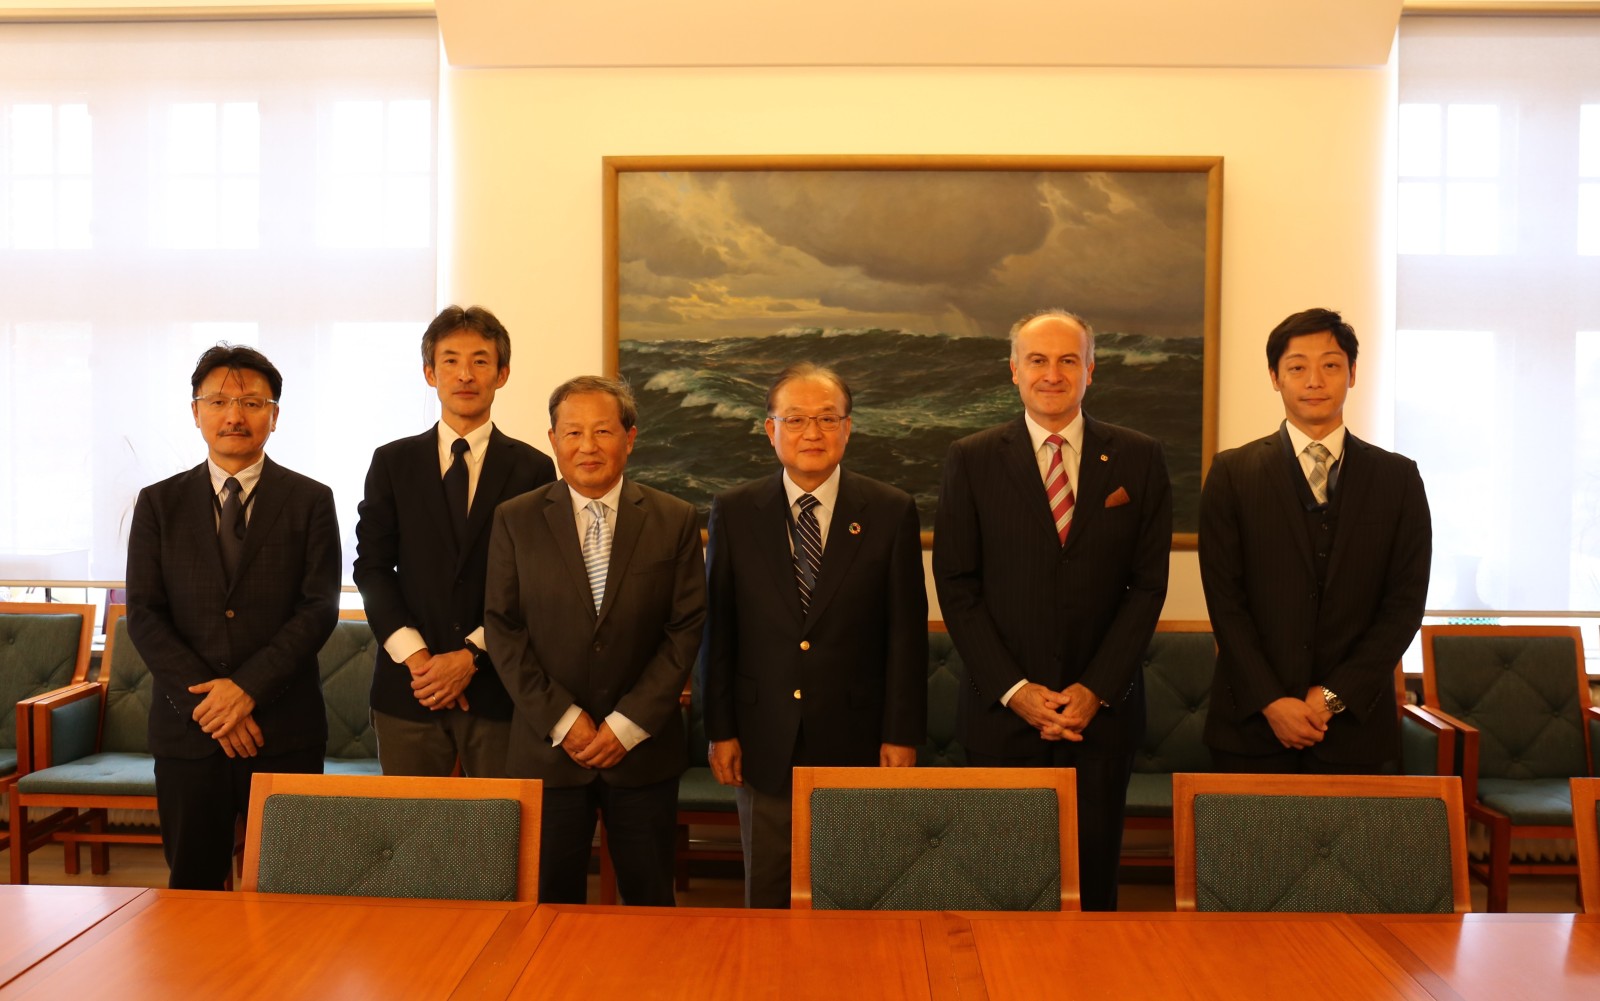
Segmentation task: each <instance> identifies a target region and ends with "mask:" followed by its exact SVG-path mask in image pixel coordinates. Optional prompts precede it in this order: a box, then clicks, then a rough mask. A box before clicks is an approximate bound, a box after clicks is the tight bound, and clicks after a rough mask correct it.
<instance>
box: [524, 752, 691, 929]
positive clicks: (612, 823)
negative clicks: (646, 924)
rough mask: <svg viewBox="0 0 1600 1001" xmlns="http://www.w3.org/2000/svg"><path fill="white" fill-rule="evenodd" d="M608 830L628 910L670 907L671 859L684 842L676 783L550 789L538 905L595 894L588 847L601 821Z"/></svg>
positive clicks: (598, 783)
mask: <svg viewBox="0 0 1600 1001" xmlns="http://www.w3.org/2000/svg"><path fill="white" fill-rule="evenodd" d="M597 816H598V817H600V818H601V819H603V820H604V821H605V825H606V844H607V845H608V846H609V847H610V851H611V864H612V866H613V867H614V868H615V869H616V873H617V893H618V894H619V895H620V896H621V897H622V902H623V903H624V904H634V905H641V906H649V907H671V906H673V905H674V904H675V903H676V902H677V898H676V897H675V896H674V894H673V887H672V876H673V873H672V862H673V853H674V851H675V850H676V848H677V838H678V780H677V779H676V778H671V779H667V780H666V781H665V782H656V783H652V784H651V785H647V786H638V787H635V788H631V789H624V788H619V787H617V786H613V785H611V784H610V783H608V782H606V781H604V780H603V779H595V781H593V782H590V783H589V784H588V785H581V786H571V787H568V788H565V789H553V788H551V787H550V786H548V785H547V786H545V787H544V816H543V819H542V820H541V822H540V831H539V842H540V843H539V901H540V903H546V904H581V903H584V902H585V901H586V900H587V898H588V893H589V847H590V845H591V844H592V843H593V841H594V824H595V818H596V817H597Z"/></svg>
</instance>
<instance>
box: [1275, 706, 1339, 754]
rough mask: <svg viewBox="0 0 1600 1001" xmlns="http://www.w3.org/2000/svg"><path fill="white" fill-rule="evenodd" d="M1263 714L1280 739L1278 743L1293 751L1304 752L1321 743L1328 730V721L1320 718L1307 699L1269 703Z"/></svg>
mask: <svg viewBox="0 0 1600 1001" xmlns="http://www.w3.org/2000/svg"><path fill="white" fill-rule="evenodd" d="M1261 712H1262V713H1263V714H1264V715H1265V716H1266V717H1267V722H1268V723H1270V724H1271V725H1272V733H1273V735H1274V736H1275V737H1277V738H1278V743H1280V744H1282V745H1283V746H1284V747H1287V748H1290V749H1291V750H1295V751H1303V750H1305V749H1306V748H1308V747H1310V746H1312V745H1313V744H1316V743H1319V742H1320V741H1321V740H1322V736H1323V734H1324V732H1326V731H1327V729H1328V724H1327V722H1326V720H1325V719H1323V718H1319V714H1318V713H1317V712H1315V711H1314V710H1313V709H1312V708H1311V706H1310V705H1308V704H1307V702H1306V700H1305V699H1292V698H1289V697H1287V696H1285V697H1284V698H1281V699H1278V700H1277V701H1275V702H1271V703H1268V705H1267V707H1266V708H1265V709H1263V710H1261Z"/></svg>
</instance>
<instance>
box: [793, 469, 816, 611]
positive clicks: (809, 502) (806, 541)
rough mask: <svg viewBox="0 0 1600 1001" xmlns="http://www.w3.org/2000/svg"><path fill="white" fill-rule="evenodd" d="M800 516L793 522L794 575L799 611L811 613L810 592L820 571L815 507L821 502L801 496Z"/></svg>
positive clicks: (807, 495)
mask: <svg viewBox="0 0 1600 1001" xmlns="http://www.w3.org/2000/svg"><path fill="white" fill-rule="evenodd" d="M797 503H799V505H800V515H799V516H798V517H797V518H795V520H794V575H795V580H796V581H797V582H798V583H799V585H800V611H801V612H809V611H811V592H812V590H813V589H814V588H815V587H816V586H817V572H818V571H820V570H821V569H822V526H821V524H820V523H819V522H818V521H817V511H816V508H817V505H818V504H821V503H822V502H821V501H819V500H817V499H816V498H815V497H813V496H811V495H810V494H801V495H800V499H799V501H798V502H797Z"/></svg>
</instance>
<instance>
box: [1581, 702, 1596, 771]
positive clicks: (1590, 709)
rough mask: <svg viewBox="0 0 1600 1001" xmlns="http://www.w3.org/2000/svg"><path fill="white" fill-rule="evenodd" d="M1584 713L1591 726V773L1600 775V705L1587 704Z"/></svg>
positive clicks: (1585, 720)
mask: <svg viewBox="0 0 1600 1001" xmlns="http://www.w3.org/2000/svg"><path fill="white" fill-rule="evenodd" d="M1583 715H1584V722H1585V723H1586V724H1588V726H1589V774H1590V775H1600V706H1585V707H1584V710H1583Z"/></svg>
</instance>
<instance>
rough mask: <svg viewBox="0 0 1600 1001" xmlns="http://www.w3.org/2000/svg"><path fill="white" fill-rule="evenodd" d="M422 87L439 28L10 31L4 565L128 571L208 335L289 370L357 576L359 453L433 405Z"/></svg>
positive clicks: (295, 462) (172, 456)
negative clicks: (428, 377) (135, 518)
mask: <svg viewBox="0 0 1600 1001" xmlns="http://www.w3.org/2000/svg"><path fill="white" fill-rule="evenodd" d="M437 94H438V37H437V27H436V24H435V22H434V21H432V20H431V19H399V20H392V21H390V20H307V21H293V20H290V21H266V22H235V23H147V24H58V25H0V581H56V582H64V581H94V582H115V581H120V580H121V579H122V577H123V570H124V562H125V558H126V550H127V527H128V520H129V517H130V515H131V513H132V510H133V502H134V498H135V496H136V495H137V493H138V490H139V488H140V487H142V486H144V485H146V484H148V483H152V482H154V481H156V480H159V479H161V478H163V477H166V476H169V475H171V474H172V473H175V472H177V471H179V470H182V469H185V468H188V467H190V466H193V465H195V464H196V463H198V462H200V461H202V460H203V459H204V458H205V445H204V443H203V441H202V440H201V438H200V435H199V432H198V431H197V430H196V429H195V427H194V423H193V420H192V418H191V417H190V414H189V408H188V403H187V401H188V398H189V395H190V390H189V375H190V372H191V371H192V369H193V367H194V363H195V361H196V359H197V358H198V357H199V355H200V353H201V351H203V350H204V349H205V348H206V347H208V346H210V345H212V344H214V343H216V342H217V341H219V340H226V341H230V342H234V343H244V344H251V345H254V346H256V347H258V348H260V349H261V350H262V351H264V352H265V353H266V354H267V356H268V357H269V358H271V359H272V361H273V363H274V364H276V365H277V366H278V368H279V370H280V371H282V373H283V377H284V391H283V403H282V416H281V418H280V420H279V423H278V431H277V433H276V434H274V435H273V436H272V440H271V441H270V442H269V443H268V447H267V451H268V454H270V455H271V456H272V457H273V458H274V459H275V460H276V461H278V462H281V463H283V464H284V465H286V466H289V467H291V468H294V469H297V470H299V471H301V472H303V473H306V474H307V475H310V476H313V477H315V478H317V479H320V480H322V481H323V482H325V483H327V484H329V485H330V486H332V487H333V488H334V491H335V493H336V495H337V498H338V503H339V523H340V528H341V529H342V532H343V536H344V546H345V565H346V575H347V576H346V579H347V580H348V567H349V563H350V560H351V559H352V558H353V556H354V553H355V541H354V540H355V535H354V530H355V518H356V504H357V502H358V501H359V500H360V497H361V485H362V479H363V476H364V474H365V471H366V466H367V460H368V458H369V457H370V456H371V451H372V449H373V448H374V447H375V446H376V445H378V444H381V443H383V442H385V441H388V440H391V439H393V438H395V437H398V436H400V435H402V434H407V433H415V432H417V431H419V430H421V429H422V428H424V427H426V426H427V424H428V423H429V422H431V421H433V420H435V419H436V418H437V413H438V407H437V401H436V399H435V398H434V396H433V394H432V391H431V390H429V389H428V387H427V386H426V385H425V384H424V382H423V380H422V378H421V363H420V358H419V356H418V354H417V344H418V341H419V340H420V338H421V334H422V330H423V328H424V327H425V326H426V324H427V322H428V320H429V319H431V318H432V316H433V313H434V311H435V269H436V259H435V249H434V248H435V215H436V212H435V206H436V202H437V198H436V184H435V164H436V157H435V150H436V147H437V143H436V110H435V109H436V98H437Z"/></svg>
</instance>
